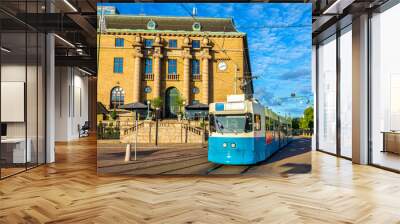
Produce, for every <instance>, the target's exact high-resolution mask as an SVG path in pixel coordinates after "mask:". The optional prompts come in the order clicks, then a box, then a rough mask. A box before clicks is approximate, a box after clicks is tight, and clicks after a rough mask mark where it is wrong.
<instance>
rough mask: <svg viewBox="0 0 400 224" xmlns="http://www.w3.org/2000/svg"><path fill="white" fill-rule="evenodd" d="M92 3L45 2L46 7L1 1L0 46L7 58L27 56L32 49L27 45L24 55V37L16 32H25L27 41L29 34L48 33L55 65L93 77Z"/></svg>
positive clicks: (30, 1)
mask: <svg viewBox="0 0 400 224" xmlns="http://www.w3.org/2000/svg"><path fill="white" fill-rule="evenodd" d="M96 2H97V1H96V0H47V4H46V1H45V0H1V1H0V26H1V30H2V33H3V34H2V39H4V40H3V41H4V42H3V43H2V45H3V46H7V48H8V49H11V50H12V51H11V52H10V53H9V54H8V56H9V57H10V58H18V55H28V56H29V55H30V52H32V53H33V52H35V50H36V46H34V45H33V44H28V45H27V48H26V49H27V50H26V52H25V46H26V44H25V35H17V33H21V32H25V31H27V37H28V38H27V40H28V41H30V39H32V36H33V35H30V34H29V33H30V32H32V33H36V32H39V33H43V32H52V33H55V34H57V36H56V38H55V47H56V48H55V54H56V65H69V66H71V65H73V66H78V67H81V68H82V69H84V70H87V71H89V72H90V73H92V74H96V70H97V65H96V64H97V62H96V61H97V51H96V44H97V43H96V25H97V17H96V13H97V10H96ZM50 12H51V13H50ZM14 38H15V39H14ZM21 38H22V39H21ZM9 39H11V40H13V41H10V40H9ZM20 39H21V40H20ZM6 42H7V43H6ZM39 47H40V46H39ZM12 56H14V57H12ZM28 58H29V57H28Z"/></svg>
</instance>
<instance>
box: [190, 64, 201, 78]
mask: <svg viewBox="0 0 400 224" xmlns="http://www.w3.org/2000/svg"><path fill="white" fill-rule="evenodd" d="M192 76H193V78H194V79H196V78H198V77H199V76H200V61H199V60H192Z"/></svg>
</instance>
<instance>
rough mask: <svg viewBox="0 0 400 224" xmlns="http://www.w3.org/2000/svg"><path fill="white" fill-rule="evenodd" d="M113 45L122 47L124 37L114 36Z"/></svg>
mask: <svg viewBox="0 0 400 224" xmlns="http://www.w3.org/2000/svg"><path fill="white" fill-rule="evenodd" d="M115 47H124V38H115Z"/></svg>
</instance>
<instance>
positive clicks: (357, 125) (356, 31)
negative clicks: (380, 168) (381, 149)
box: [352, 14, 368, 164]
mask: <svg viewBox="0 0 400 224" xmlns="http://www.w3.org/2000/svg"><path fill="white" fill-rule="evenodd" d="M352 29H353V30H352V31H353V33H352V38H353V40H352V44H353V56H352V57H353V59H352V62H353V64H352V67H353V80H352V82H353V83H352V87H353V90H352V95H353V99H352V107H353V113H352V125H353V127H352V135H353V136H352V147H353V154H352V157H353V162H354V163H358V164H367V163H368V15H366V14H364V15H361V16H360V17H357V18H355V19H354V20H353V25H352Z"/></svg>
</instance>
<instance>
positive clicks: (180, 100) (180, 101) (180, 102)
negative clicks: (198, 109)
mask: <svg viewBox="0 0 400 224" xmlns="http://www.w3.org/2000/svg"><path fill="white" fill-rule="evenodd" d="M176 104H177V105H178V107H179V113H180V114H182V107H184V106H185V99H184V98H183V97H182V96H181V95H179V96H178V98H177V99H176Z"/></svg>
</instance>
